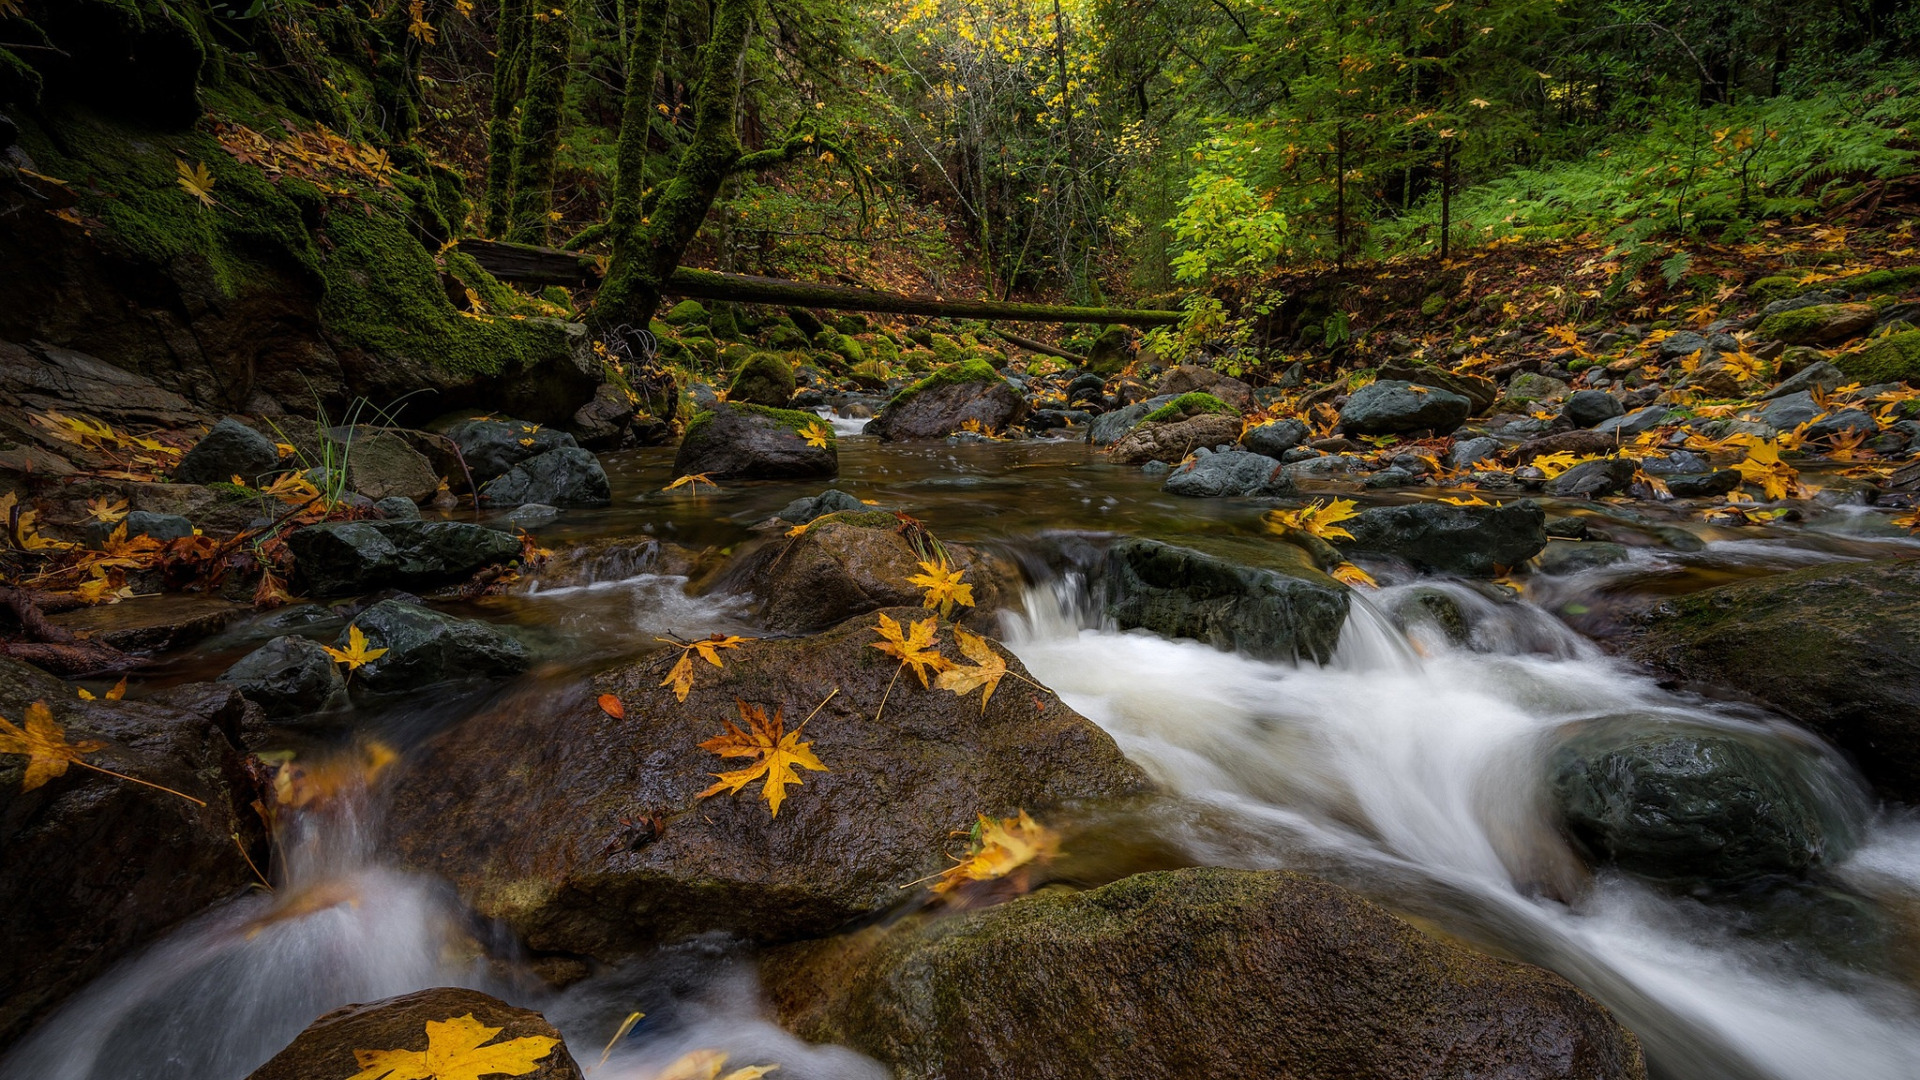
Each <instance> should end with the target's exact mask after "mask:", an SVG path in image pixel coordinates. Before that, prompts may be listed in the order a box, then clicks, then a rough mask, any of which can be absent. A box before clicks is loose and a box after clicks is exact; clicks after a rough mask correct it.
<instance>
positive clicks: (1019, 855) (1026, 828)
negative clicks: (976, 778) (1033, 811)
mask: <svg viewBox="0 0 1920 1080" xmlns="http://www.w3.org/2000/svg"><path fill="white" fill-rule="evenodd" d="M1059 856H1060V836H1059V834H1058V833H1056V832H1054V831H1053V830H1052V829H1049V828H1047V827H1046V826H1044V825H1041V824H1039V823H1038V822H1036V821H1034V820H1033V818H1031V817H1029V816H1028V815H1027V812H1026V811H1025V810H1022V811H1020V813H1019V815H1018V816H1017V817H1010V818H1001V819H1000V820H999V821H995V820H993V819H992V818H990V817H988V816H986V815H985V814H981V815H980V816H979V820H977V821H975V822H974V826H973V830H972V832H971V833H970V834H969V836H968V844H967V854H966V855H965V856H964V857H962V858H961V859H960V860H959V863H958V864H957V865H955V866H951V867H948V868H947V871H946V872H945V873H943V874H941V875H940V880H938V881H936V882H934V885H933V891H934V892H936V893H941V894H945V893H950V892H952V891H953V890H955V889H958V888H960V887H961V886H962V885H966V884H968V883H969V882H975V881H995V880H998V879H1000V878H1004V877H1007V876H1008V875H1010V874H1015V873H1018V875H1019V881H1018V884H1019V887H1020V890H1021V891H1022V892H1024V891H1026V887H1027V881H1026V878H1027V875H1028V872H1029V871H1030V870H1031V869H1032V867H1033V866H1034V864H1035V863H1042V862H1046V861H1049V860H1051V859H1056V858H1059Z"/></svg>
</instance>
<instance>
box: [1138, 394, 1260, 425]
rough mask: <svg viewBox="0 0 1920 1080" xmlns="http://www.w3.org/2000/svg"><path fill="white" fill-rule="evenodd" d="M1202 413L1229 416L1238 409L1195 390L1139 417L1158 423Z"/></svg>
mask: <svg viewBox="0 0 1920 1080" xmlns="http://www.w3.org/2000/svg"><path fill="white" fill-rule="evenodd" d="M1202 413H1226V414H1227V415H1229V416H1238V415H1239V414H1240V410H1238V409H1236V408H1234V407H1233V406H1231V405H1229V404H1227V403H1226V402H1224V401H1221V400H1220V399H1219V398H1217V397H1214V396H1213V395H1212V394H1202V393H1200V392H1198V391H1195V392H1193V393H1190V394H1181V395H1180V396H1179V397H1177V398H1174V399H1173V400H1172V401H1169V402H1167V403H1166V404H1165V405H1162V406H1160V407H1159V408H1157V409H1155V410H1153V411H1152V412H1150V413H1148V414H1147V415H1145V416H1143V417H1141V418H1140V423H1142V424H1158V423H1162V422H1164V421H1168V420H1184V419H1186V418H1187V417H1190V416H1199V415H1201V414H1202Z"/></svg>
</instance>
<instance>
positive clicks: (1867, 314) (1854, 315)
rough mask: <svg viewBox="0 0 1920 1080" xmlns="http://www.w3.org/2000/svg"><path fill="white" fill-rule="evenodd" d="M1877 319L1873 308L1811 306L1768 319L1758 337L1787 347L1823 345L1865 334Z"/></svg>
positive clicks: (1779, 313) (1828, 305)
mask: <svg viewBox="0 0 1920 1080" xmlns="http://www.w3.org/2000/svg"><path fill="white" fill-rule="evenodd" d="M1878 317H1879V315H1878V312H1877V311H1876V310H1875V308H1874V306H1873V305H1872V304H1814V305H1812V306H1810V307H1803V308H1795V309H1793V310H1792V311H1782V312H1778V313H1776V314H1773V315H1769V316H1767V317H1766V319H1764V320H1763V321H1762V322H1761V323H1760V329H1759V330H1758V334H1759V336H1760V337H1763V338H1765V339H1767V340H1768V341H1784V342H1786V343H1787V344H1789V345H1826V344H1831V343H1833V342H1836V341H1845V340H1847V339H1848V338H1853V337H1858V336H1860V335H1861V334H1864V333H1866V332H1867V331H1868V330H1869V329H1870V328H1871V327H1872V326H1873V323H1874V320H1875V319H1876V318H1878Z"/></svg>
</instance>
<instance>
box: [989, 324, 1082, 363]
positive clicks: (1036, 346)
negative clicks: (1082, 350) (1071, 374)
mask: <svg viewBox="0 0 1920 1080" xmlns="http://www.w3.org/2000/svg"><path fill="white" fill-rule="evenodd" d="M993 333H994V336H996V337H998V338H1000V339H1001V340H1002V341H1006V342H1009V343H1011V344H1014V345H1018V346H1020V347H1021V348H1023V349H1025V350H1027V351H1028V352H1034V353H1040V354H1042V355H1044V356H1057V357H1059V358H1060V359H1062V360H1071V361H1073V362H1074V363H1076V364H1084V363H1086V362H1087V358H1086V357H1084V356H1081V355H1080V354H1079V353H1076V352H1068V351H1067V350H1065V349H1063V348H1061V347H1059V346H1058V345H1049V344H1047V343H1046V342H1044V341H1035V340H1034V339H1032V338H1030V337H1021V336H1020V335H1019V334H1012V333H1008V332H1007V331H1005V330H999V329H996V330H994V332H993Z"/></svg>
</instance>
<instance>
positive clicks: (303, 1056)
mask: <svg viewBox="0 0 1920 1080" xmlns="http://www.w3.org/2000/svg"><path fill="white" fill-rule="evenodd" d="M459 1017H471V1018H472V1019H474V1020H476V1021H478V1022H479V1023H481V1024H482V1025H484V1026H486V1027H489V1028H495V1029H497V1032H496V1034H494V1035H493V1036H491V1038H490V1039H489V1040H488V1042H487V1045H497V1044H500V1043H508V1042H512V1041H513V1040H515V1039H529V1038H531V1039H551V1040H553V1044H552V1048H551V1049H550V1050H548V1051H547V1053H546V1054H545V1055H544V1056H542V1057H539V1058H536V1059H535V1066H536V1067H535V1068H534V1070H533V1071H532V1072H524V1073H517V1074H513V1075H517V1076H520V1077H522V1078H523V1080H581V1075H580V1066H579V1065H578V1064H576V1063H575V1062H574V1060H573V1055H572V1054H569V1053H568V1052H567V1044H566V1042H565V1041H563V1040H562V1038H561V1035H560V1032H559V1031H557V1030H555V1029H554V1026H553V1025H552V1024H549V1023H547V1021H546V1018H545V1017H543V1016H541V1015H540V1014H539V1013H537V1012H534V1011H533V1010H531V1009H518V1008H515V1007H513V1006H512V1005H509V1004H507V1003H506V1002H504V1001H501V1000H500V999H499V998H495V997H489V996H488V995H486V994H483V993H481V992H479V991H478V990H465V989H461V988H459V987H453V986H438V987H434V988H433V989H430V990H416V991H414V992H413V993H411V994H402V995H400V996H399V997H390V998H387V999H385V1000H384V1001H374V1002H369V1003H367V1004H365V1005H342V1006H341V1007H340V1008H338V1009H335V1010H333V1011H332V1012H330V1013H327V1014H326V1015H324V1016H322V1017H320V1019H318V1020H315V1021H314V1022H313V1023H311V1024H309V1025H307V1029H306V1030H305V1031H302V1032H301V1033H300V1037H299V1038H297V1039H295V1040H293V1042H292V1043H290V1044H288V1046H287V1048H286V1049H285V1050H282V1051H280V1052H279V1053H277V1054H275V1055H273V1057H272V1058H271V1059H269V1060H268V1061H267V1063H266V1064H265V1065H262V1066H260V1067H259V1068H258V1069H255V1070H254V1071H253V1072H252V1073H251V1074H249V1075H248V1076H247V1080H342V1078H343V1077H349V1076H356V1075H359V1074H360V1073H361V1072H362V1068H361V1064H360V1060H359V1057H358V1056H357V1053H358V1052H359V1051H362V1050H416V1051H417V1050H425V1049H426V1048H427V1030H428V1029H427V1025H428V1024H441V1023H445V1022H446V1021H448V1020H453V1019H456V1018H459ZM395 1075H396V1076H399V1075H406V1076H427V1075H429V1074H428V1073H427V1072H425V1071H420V1072H396V1073H395ZM433 1075H438V1074H433ZM463 1075H464V1074H463ZM481 1075H485V1076H496V1075H497V1076H506V1075H509V1074H507V1073H483V1074H481Z"/></svg>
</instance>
